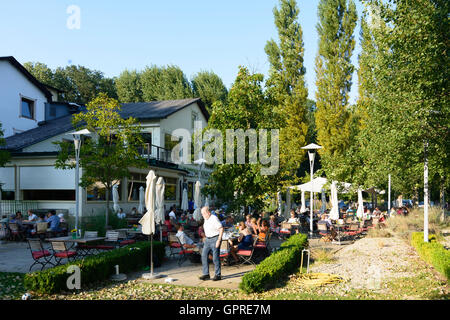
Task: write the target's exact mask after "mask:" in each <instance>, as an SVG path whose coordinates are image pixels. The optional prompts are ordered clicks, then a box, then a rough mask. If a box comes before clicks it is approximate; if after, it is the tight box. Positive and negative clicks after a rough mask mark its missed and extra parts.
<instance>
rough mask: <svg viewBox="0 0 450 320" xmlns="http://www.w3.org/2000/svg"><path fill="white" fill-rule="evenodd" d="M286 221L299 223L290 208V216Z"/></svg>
mask: <svg viewBox="0 0 450 320" xmlns="http://www.w3.org/2000/svg"><path fill="white" fill-rule="evenodd" d="M288 223H299V221H298V219H297V218H296V217H295V211H294V210H291V217H290V218H289V220H288Z"/></svg>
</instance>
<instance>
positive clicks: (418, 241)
mask: <svg viewBox="0 0 450 320" xmlns="http://www.w3.org/2000/svg"><path fill="white" fill-rule="evenodd" d="M423 237H424V235H423V232H414V233H413V234H412V237H411V244H412V246H413V247H414V248H416V250H417V253H418V254H419V256H420V258H422V260H424V261H425V262H427V263H429V264H431V265H432V266H433V267H434V268H435V269H436V270H438V271H439V272H440V273H442V274H443V275H444V276H445V277H446V278H447V281H448V280H449V279H450V252H449V251H448V250H446V249H445V248H444V246H443V245H442V244H440V243H439V242H437V241H436V236H435V235H431V236H429V237H428V239H429V242H424V241H423Z"/></svg>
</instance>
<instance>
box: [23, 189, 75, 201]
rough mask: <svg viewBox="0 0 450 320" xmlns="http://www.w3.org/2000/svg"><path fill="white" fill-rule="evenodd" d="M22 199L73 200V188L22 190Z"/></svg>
mask: <svg viewBox="0 0 450 320" xmlns="http://www.w3.org/2000/svg"><path fill="white" fill-rule="evenodd" d="M23 200H51V201H74V200H75V190H23Z"/></svg>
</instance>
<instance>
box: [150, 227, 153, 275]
mask: <svg viewBox="0 0 450 320" xmlns="http://www.w3.org/2000/svg"><path fill="white" fill-rule="evenodd" d="M150 274H151V275H152V276H153V234H150Z"/></svg>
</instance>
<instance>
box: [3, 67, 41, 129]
mask: <svg viewBox="0 0 450 320" xmlns="http://www.w3.org/2000/svg"><path fill="white" fill-rule="evenodd" d="M21 95H23V96H24V97H26V98H29V99H32V100H35V120H31V119H27V118H21V117H20V112H21V111H20V107H21ZM45 102H47V98H46V97H45V95H44V93H43V92H41V91H40V90H39V89H38V88H37V87H36V86H35V85H34V84H33V83H31V82H30V81H29V80H28V79H27V78H26V77H25V76H24V75H23V74H22V73H21V72H20V71H18V70H17V69H16V68H15V67H13V66H12V65H11V64H10V63H9V62H8V61H0V115H1V116H0V122H1V123H2V128H3V133H4V137H8V136H11V135H13V134H14V132H13V128H15V129H17V130H23V131H25V130H29V129H33V128H35V127H37V123H38V122H39V121H42V120H44V117H45Z"/></svg>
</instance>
